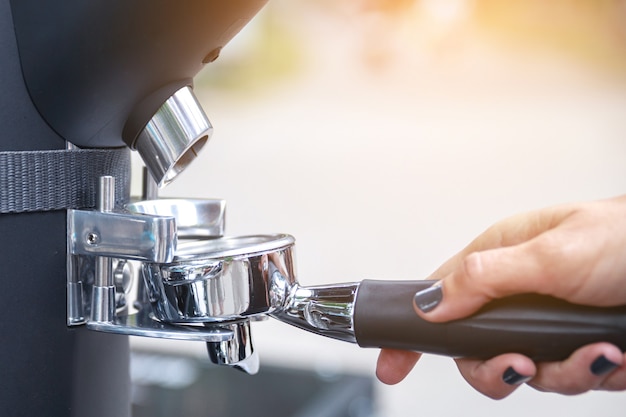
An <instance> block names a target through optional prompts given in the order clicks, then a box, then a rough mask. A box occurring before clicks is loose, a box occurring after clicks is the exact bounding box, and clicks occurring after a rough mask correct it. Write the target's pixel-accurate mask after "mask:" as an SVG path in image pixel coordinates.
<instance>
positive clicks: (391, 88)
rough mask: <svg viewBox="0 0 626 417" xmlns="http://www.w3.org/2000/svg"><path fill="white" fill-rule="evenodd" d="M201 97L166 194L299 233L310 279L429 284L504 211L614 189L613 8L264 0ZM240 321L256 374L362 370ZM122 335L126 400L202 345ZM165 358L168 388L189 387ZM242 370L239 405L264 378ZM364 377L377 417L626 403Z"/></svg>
mask: <svg viewBox="0 0 626 417" xmlns="http://www.w3.org/2000/svg"><path fill="white" fill-rule="evenodd" d="M195 90H196V94H197V95H198V96H199V97H200V100H201V101H202V104H203V106H204V108H205V110H206V112H207V114H208V115H209V117H210V119H211V121H212V123H213V125H214V127H215V132H214V135H213V138H212V140H211V143H210V144H209V145H208V146H207V147H206V148H205V150H204V151H203V153H202V154H201V155H200V157H199V159H198V160H197V161H196V162H195V163H194V164H192V166H191V167H190V168H189V169H188V170H187V171H186V172H185V173H183V174H182V175H181V176H180V178H179V179H178V180H177V181H176V182H175V183H174V184H172V185H170V186H168V188H166V189H165V190H163V191H161V193H160V195H161V196H163V197H168V196H172V197H198V198H213V197H215V198H223V199H225V200H226V201H227V204H228V220H227V232H228V234H231V235H237V234H254V233H273V232H286V233H290V234H292V235H294V236H295V237H296V239H297V249H298V251H297V255H298V272H299V276H298V279H299V281H300V282H301V283H302V284H304V285H314V284H323V283H336V282H349V281H360V280H362V279H367V278H374V279H390V280H391V279H407V280H408V279H422V278H426V277H428V275H429V274H430V273H431V272H432V271H433V270H434V269H436V268H437V267H438V266H439V265H440V264H441V263H442V262H444V261H445V260H446V259H447V258H448V257H450V256H452V255H453V254H454V253H456V252H457V251H458V250H460V249H461V248H462V247H463V246H465V245H466V244H467V243H468V242H469V241H470V240H471V239H472V238H473V237H474V236H476V235H477V234H478V233H480V232H482V231H483V230H484V229H485V228H486V227H488V226H489V225H490V224H492V223H493V222H495V221H497V220H499V219H501V218H503V217H506V216H509V215H512V214H515V213H518V212H520V211H526V210H530V209H534V208H540V207H543V206H548V205H553V204H558V203H564V202H571V201H578V200H590V199H601V198H608V197H611V196H615V195H619V194H622V193H624V191H625V190H626V163H625V160H626V139H625V138H626V1H622V0H569V1H568V0H552V1H550V2H545V1H541V0H509V1H506V2H502V1H497V0H419V1H418V0H397V1H384V0H351V1H336V0H270V2H269V4H268V5H267V6H266V8H265V9H264V10H263V12H262V13H261V14H260V15H259V16H257V18H256V19H255V20H254V21H253V23H252V24H251V25H249V26H248V27H247V28H245V29H244V31H243V32H242V33H240V34H239V35H238V36H237V37H236V38H235V39H234V40H233V42H232V43H231V44H229V45H228V46H227V47H226V48H224V50H223V52H222V56H221V57H220V59H218V60H217V61H216V62H214V63H212V64H210V65H209V66H208V67H207V68H206V69H205V70H204V72H203V73H202V74H201V76H200V77H198V79H197V80H196V86H195ZM136 171H138V170H136ZM253 329H254V332H255V333H254V335H253V336H254V338H255V340H256V348H257V351H258V352H259V355H260V357H261V366H262V370H263V367H278V368H280V369H291V370H293V371H294V372H296V373H297V372H310V373H312V374H314V375H318V376H320V378H322V380H326V381H331V382H332V381H336V380H337V378H338V376H340V375H346V374H349V375H355V376H358V377H367V378H368V379H371V378H373V375H374V369H375V362H376V357H377V353H378V352H377V351H376V350H370V349H360V348H358V347H356V346H354V345H350V344H345V343H342V342H337V341H334V340H330V339H325V338H322V337H320V336H314V335H311V334H308V333H306V332H302V331H300V330H297V329H295V328H291V327H289V326H288V325H285V324H281V323H277V322H275V321H272V320H269V321H265V322H260V323H254V325H253ZM131 343H132V346H133V349H134V351H135V357H134V358H135V359H134V360H133V368H132V369H133V378H134V380H135V386H136V392H135V397H134V398H135V404H136V406H137V407H139V406H141V405H142V404H144V405H145V401H147V400H146V398H147V397H146V395H145V392H144V391H142V387H143V388H145V387H147V386H150V385H153V386H155V385H159V384H160V382H159V376H158V375H156V376H155V375H152V376H150V373H149V372H147V370H149V369H151V368H150V367H147V366H146V365H145V363H146V357H148V358H150V357H152V356H150V355H155V354H156V355H165V356H163V357H164V358H169V359H167V360H170V361H171V360H178V359H176V358H179V359H182V360H183V361H184V360H193V361H201V363H206V362H208V360H207V359H205V358H206V355H205V350H204V346H203V345H202V344H201V343H192V342H167V341H162V340H159V341H152V340H147V339H132V342H131ZM146 355H147V356H146ZM172 358H174V359H172ZM185 363H187V365H189V363H188V362H185ZM194 363H195V362H194ZM171 368H172V369H175V371H173V372H174V373H176V372H177V373H178V374H179V377H180V378H179V379H178V381H181V382H180V384H179V385H177V387H178V388H181V387H182V388H184V387H185V386H186V385H185V384H187V385H191V384H192V383H194V381H195V380H196V379H197V378H199V376H198V375H199V374H198V372H197V371H193V369H195V368H193V367H189V366H186V367H185V366H182V365H180V366H178V367H176V366H174V367H171ZM159 369H166V368H163V367H161V368H159ZM167 369H169V368H167ZM176 369H178V371H176ZM181 369H182V371H181ZM190 369H191V370H190ZM208 369H209V370H208V371H207V372H212V370H211V369H214V368H210V367H209V368H208ZM185 370H186V371H185ZM185 372H186V373H185ZM215 372H217V371H215ZM220 372H221V371H220ZM231 372H236V371H231ZM153 374H154V372H153ZM181 375H182V376H181ZM220 375H221V374H220ZM246 378H247V379H248V381H249V382H246V384H247V385H246V387H247V388H246V390H247V391H245V392H242V393H241V395H240V396H239V397H238V398H239V401H242V400H243V399H245V398H246V396H247V392H254V391H256V390H259V389H261V387H260V386H259V385H257V388H255V387H254V384H255V382H254V378H257V377H246ZM333 378H335V379H333ZM168 380H169V379H168ZM298 380H300V381H303V380H302V379H298V378H296V379H294V380H293V381H298ZM258 381H259V382H258V383H257V384H265V387H266V388H267V380H263V379H258ZM283 381H286V380H285V379H283ZM307 383H308V382H307ZM329 383H330V382H329ZM181 384H182V385H181ZM290 384H293V382H290V383H282V384H280V383H276V384H274V385H270V388H272V389H271V390H270V391H271V392H273V393H274V394H275V395H276V396H277V399H278V398H285V397H287V396H289V395H290V394H289V391H288V389H287V388H288V386H286V385H290ZM371 384H372V390H373V394H372V395H373V398H374V401H375V402H374V404H375V407H374V410H373V412H372V413H370V414H371V415H375V416H381V417H395V416H404V415H429V416H457V415H461V414H462V415H464V416H485V415H494V416H495V415H506V416H508V417H514V416H528V415H533V416H548V415H555V414H557V413H558V414H559V415H568V416H570V417H578V416H580V417H583V416H585V417H588V416H589V415H591V414H592V413H596V414H601V415H603V416H604V417H611V416H615V417H617V416H623V415H624V410H626V393H600V392H593V393H588V394H584V395H579V396H575V397H561V396H558V395H553V394H545V393H538V392H535V391H533V390H532V389H530V388H527V387H522V388H520V389H519V390H518V391H517V392H516V393H514V394H513V395H512V396H511V397H509V398H507V399H505V400H502V401H493V400H489V399H487V398H486V397H483V396H482V395H481V394H478V393H477V392H475V391H473V390H472V389H471V388H470V387H469V386H467V385H466V383H465V382H464V381H463V380H462V378H461V376H460V375H459V374H458V372H457V371H456V368H455V366H454V364H453V362H452V361H451V360H449V359H446V358H440V357H434V356H428V357H424V358H423V359H422V360H421V361H420V363H419V364H418V366H417V367H416V369H415V370H414V371H413V373H412V374H411V375H410V376H409V377H408V378H407V379H406V380H405V381H404V382H402V383H401V384H399V385H397V386H392V387H388V386H384V385H382V384H380V383H378V382H376V381H375V380H373V379H372V380H371ZM234 386H237V384H236V383H235V385H234ZM310 386H313V385H310ZM142 392H143V394H144V395H143V396H142ZM364 392H365V391H364ZM368 395H369V394H368ZM142 401H143V402H144V403H142ZM234 401H237V400H234ZM352 410H353V411H351V413H352V414H345V415H346V416H348V415H350V416H357V415H359V416H364V415H370V414H364V413H361V414H359V413H360V411H358V410H362V408H358V407H356V408H355V407H353V408H352ZM354 410H357V411H354ZM178 415H183V414H178ZM198 415H209V414H206V413H205V414H203V413H199V414H198ZM222 415H225V414H222ZM260 415H274V416H277V417H287V415H286V414H285V415H282V414H279V412H272V410H271V409H268V410H267V413H265V414H260ZM289 415H292V414H289Z"/></svg>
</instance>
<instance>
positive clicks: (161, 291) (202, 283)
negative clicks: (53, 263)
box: [144, 235, 626, 361]
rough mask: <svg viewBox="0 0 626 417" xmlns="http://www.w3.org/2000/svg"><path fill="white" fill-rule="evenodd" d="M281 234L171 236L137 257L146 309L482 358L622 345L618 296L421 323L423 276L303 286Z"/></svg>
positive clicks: (182, 319) (182, 318)
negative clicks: (418, 304)
mask: <svg viewBox="0 0 626 417" xmlns="http://www.w3.org/2000/svg"><path fill="white" fill-rule="evenodd" d="M294 244H295V240H294V238H293V237H291V236H289V235H263V236H241V237H233V238H220V239H214V240H205V241H196V242H189V243H186V244H182V245H180V247H179V248H178V249H177V254H176V255H175V257H174V260H173V261H172V262H171V263H167V264H156V263H153V264H149V263H145V264H144V278H145V279H146V282H147V287H148V288H149V289H150V291H151V293H150V299H151V300H153V312H154V315H155V316H156V317H157V318H158V319H159V320H162V321H166V322H174V323H194V322H195V323H203V324H204V325H205V326H206V325H216V326H219V325H224V324H229V323H238V322H241V321H244V320H248V319H250V318H253V317H257V316H262V315H265V314H267V315H270V316H272V317H274V318H276V319H278V320H280V321H283V322H286V323H289V324H291V325H294V326H296V327H299V328H301V329H305V330H308V331H311V332H314V333H317V334H320V335H324V336H328V337H332V338H335V339H339V340H344V341H348V342H355V343H357V344H359V345H360V346H361V347H380V348H393V349H402V350H414V351H419V352H425V353H434V354H441V355H446V356H452V357H475V358H489V357H493V356H496V355H499V354H502V353H509V352H517V353H521V354H524V355H526V356H528V357H530V358H532V359H534V360H537V361H546V360H560V359H564V358H566V357H568V356H569V355H570V354H571V353H572V352H574V351H575V350H576V349H578V348H580V347H581V346H584V345H586V344H590V343H594V342H600V341H605V342H610V343H613V344H615V345H616V346H618V347H620V348H621V349H622V351H625V350H626V306H617V307H602V308H599V307H586V306H580V305H574V304H570V303H567V302H564V301H562V300H557V299H555V298H552V297H548V296H542V295H536V294H527V295H521V296H512V297H508V298H504V299H501V300H497V301H494V302H491V303H490V304H488V305H487V306H486V307H484V308H483V309H482V310H480V311H479V312H478V313H476V314H475V315H473V316H471V317H469V318H466V319H462V320H456V321H454V322H449V323H439V324H435V323H430V322H427V321H425V320H423V319H421V318H420V317H419V316H418V315H417V314H416V313H415V311H414V308H413V295H414V294H415V293H416V292H417V291H419V290H420V289H424V288H427V287H429V286H431V285H433V284H435V283H434V282H433V281H424V280H422V281H374V280H364V281H361V282H358V283H348V284H331V285H326V286H315V287H303V286H300V285H299V284H298V282H297V280H296V276H295V267H294V257H295V255H294Z"/></svg>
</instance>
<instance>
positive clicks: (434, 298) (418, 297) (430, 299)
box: [413, 284, 443, 313]
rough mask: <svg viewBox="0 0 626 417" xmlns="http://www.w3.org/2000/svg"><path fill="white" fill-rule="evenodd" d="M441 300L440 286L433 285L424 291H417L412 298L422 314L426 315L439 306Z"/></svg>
mask: <svg viewBox="0 0 626 417" xmlns="http://www.w3.org/2000/svg"><path fill="white" fill-rule="evenodd" d="M442 298H443V291H442V290H441V285H438V284H435V285H433V286H431V287H428V288H426V289H425V290H421V291H418V292H417V293H416V294H415V297H414V298H413V302H414V303H415V305H416V306H417V308H419V309H420V310H422V311H423V312H424V313H428V312H429V311H431V310H433V309H434V308H435V307H437V306H438V305H439V303H440V302H441V299H442Z"/></svg>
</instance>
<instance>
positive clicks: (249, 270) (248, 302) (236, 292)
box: [143, 235, 296, 323]
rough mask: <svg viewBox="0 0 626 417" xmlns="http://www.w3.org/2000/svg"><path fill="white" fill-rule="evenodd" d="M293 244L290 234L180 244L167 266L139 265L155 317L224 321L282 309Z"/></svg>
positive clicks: (292, 270) (290, 280)
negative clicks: (275, 272) (276, 272)
mask: <svg viewBox="0 0 626 417" xmlns="http://www.w3.org/2000/svg"><path fill="white" fill-rule="evenodd" d="M293 243H294V239H293V237H291V236H289V235H264V236H241V237H234V238H221V239H213V240H202V241H194V242H182V243H181V244H180V245H179V248H178V249H177V252H176V255H175V257H174V260H173V261H172V262H171V263H165V264H164V263H147V262H144V264H143V274H144V279H145V281H146V287H147V289H148V293H149V298H150V300H151V301H152V305H153V309H154V314H155V316H156V317H157V318H158V319H159V320H163V321H166V322H174V323H177V322H185V323H189V322H203V323H204V322H224V321H232V320H240V319H244V318H247V317H249V316H252V315H256V314H264V313H269V312H272V311H274V310H276V309H279V308H282V307H283V303H284V302H285V301H286V298H287V297H286V296H287V291H288V290H289V288H290V287H291V285H292V284H293V283H295V281H296V278H295V266H294V264H293V259H294V256H293V254H292V252H293ZM275 270H280V271H281V273H280V274H273V271H275Z"/></svg>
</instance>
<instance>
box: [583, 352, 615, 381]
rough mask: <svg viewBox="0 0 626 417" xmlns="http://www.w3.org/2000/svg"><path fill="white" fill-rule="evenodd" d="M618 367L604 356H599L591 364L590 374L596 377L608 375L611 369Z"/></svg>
mask: <svg viewBox="0 0 626 417" xmlns="http://www.w3.org/2000/svg"><path fill="white" fill-rule="evenodd" d="M618 366H619V365H618V364H616V363H615V362H611V361H610V360H608V359H607V358H606V356H604V355H601V356H599V357H598V358H597V359H596V360H595V361H593V363H592V364H591V367H590V369H591V373H592V374H594V375H597V376H600V375H604V374H608V373H609V372H611V371H612V370H613V369H615V368H617V367H618Z"/></svg>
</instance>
